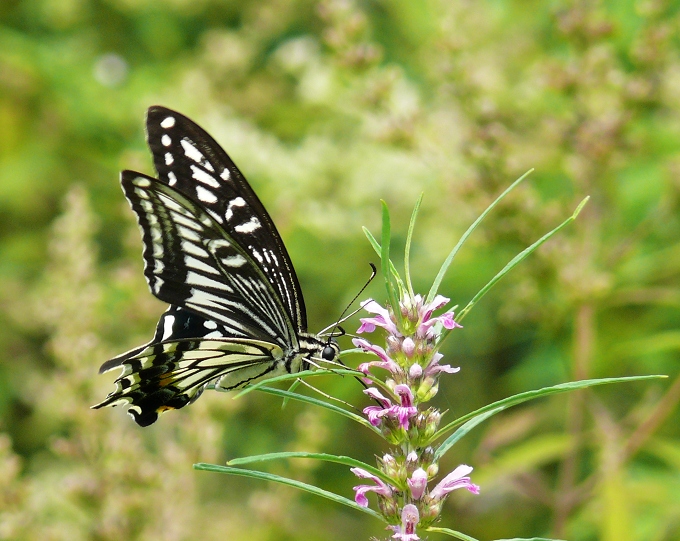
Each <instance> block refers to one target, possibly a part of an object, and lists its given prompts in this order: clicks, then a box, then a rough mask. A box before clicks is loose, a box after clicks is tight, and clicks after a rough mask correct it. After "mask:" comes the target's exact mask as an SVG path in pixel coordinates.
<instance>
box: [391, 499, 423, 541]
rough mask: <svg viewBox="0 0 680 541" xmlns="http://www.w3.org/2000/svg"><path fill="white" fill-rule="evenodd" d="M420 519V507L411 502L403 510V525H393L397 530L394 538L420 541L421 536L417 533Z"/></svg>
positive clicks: (405, 540)
mask: <svg viewBox="0 0 680 541" xmlns="http://www.w3.org/2000/svg"><path fill="white" fill-rule="evenodd" d="M419 521H420V514H419V513H418V508H417V507H416V506H415V505H413V504H412V503H409V504H408V505H405V506H404V508H403V509H402V510H401V527H399V526H391V528H392V529H393V530H394V531H395V534H394V535H393V536H392V539H397V540H399V541H418V540H419V539H420V537H418V535H417V534H416V526H417V525H418V522H419Z"/></svg>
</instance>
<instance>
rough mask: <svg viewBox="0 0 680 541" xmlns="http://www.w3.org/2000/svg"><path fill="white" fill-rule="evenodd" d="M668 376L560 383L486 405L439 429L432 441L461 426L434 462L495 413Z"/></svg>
mask: <svg viewBox="0 0 680 541" xmlns="http://www.w3.org/2000/svg"><path fill="white" fill-rule="evenodd" d="M666 377H668V376H663V375H652V376H630V377H623V378H602V379H585V380H581V381H571V382H569V383H560V384H559V385H553V386H552V387H543V388H542V389H535V390H533V391H526V392H524V393H519V394H516V395H513V396H509V397H508V398H504V399H503V400H498V401H497V402H493V403H492V404H488V405H486V406H484V407H482V408H479V409H477V410H475V411H473V412H470V413H468V414H467V415H463V416H462V417H459V418H458V419H456V420H455V421H452V422H450V423H449V424H447V425H446V426H444V427H443V428H440V429H439V430H438V431H437V432H436V433H435V435H434V436H433V437H432V439H433V440H435V439H437V438H439V437H441V436H443V435H444V434H446V433H447V432H450V431H451V430H453V429H454V428H455V427H457V426H459V425H461V424H463V423H465V424H463V426H461V427H460V428H459V429H458V430H456V431H455V432H454V433H453V434H451V436H449V437H448V438H447V439H446V440H445V441H444V442H443V443H442V444H441V445H440V446H439V448H438V449H437V452H436V453H435V460H439V459H440V458H441V457H442V456H444V454H445V453H446V452H447V451H448V450H449V449H450V448H451V447H452V446H453V445H454V444H455V443H456V442H458V440H460V438H462V437H463V436H464V435H465V434H467V433H468V432H469V431H470V430H472V429H473V428H474V427H475V426H477V425H478V424H479V423H481V422H483V421H486V420H487V419H488V418H489V417H492V416H493V415H496V414H497V413H499V412H501V411H503V410H506V409H508V408H510V407H512V406H516V405H517V404H522V403H523V402H527V401H529V400H533V399H534V398H540V397H542V396H548V395H551V394H558V393H565V392H569V391H575V390H577V389H585V388H586V387H594V386H596V385H607V384H610V383H623V382H630V381H643V380H647V379H660V378H666Z"/></svg>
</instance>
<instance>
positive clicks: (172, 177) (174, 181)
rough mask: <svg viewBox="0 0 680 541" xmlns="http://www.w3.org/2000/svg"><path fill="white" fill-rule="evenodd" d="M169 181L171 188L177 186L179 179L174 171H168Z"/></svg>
mask: <svg viewBox="0 0 680 541" xmlns="http://www.w3.org/2000/svg"><path fill="white" fill-rule="evenodd" d="M168 180H169V181H170V186H174V185H175V184H177V177H176V176H175V173H173V172H172V171H168Z"/></svg>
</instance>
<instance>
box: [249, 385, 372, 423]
mask: <svg viewBox="0 0 680 541" xmlns="http://www.w3.org/2000/svg"><path fill="white" fill-rule="evenodd" d="M258 390H259V391H260V392H263V393H267V394H271V395H274V396H281V397H283V398H289V399H290V400H297V401H298V402H305V403H307V404H312V405H314V406H320V407H322V408H326V409H327V410H330V411H332V412H335V413H339V414H340V415H343V416H344V417H347V418H348V419H351V420H352V421H356V422H357V423H359V424H361V425H363V426H365V427H366V428H369V429H371V430H372V431H373V432H375V433H376V434H381V432H380V429H378V428H376V427H374V426H373V425H372V424H371V423H370V422H368V419H365V418H364V417H362V416H361V415H358V414H356V413H354V412H351V411H348V410H346V409H344V408H341V407H340V406H336V405H335V404H331V403H330V402H325V401H323V400H319V399H318V398H312V397H311V396H307V395H304V394H298V393H291V392H290V391H285V390H283V389H276V388H275V387H260V388H259V389H258Z"/></svg>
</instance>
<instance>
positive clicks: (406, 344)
mask: <svg viewBox="0 0 680 541" xmlns="http://www.w3.org/2000/svg"><path fill="white" fill-rule="evenodd" d="M401 350H402V351H403V352H404V355H406V356H407V357H409V358H410V357H412V356H413V353H414V352H415V350H416V344H415V342H414V341H413V338H411V337H410V336H407V337H406V338H404V341H403V342H402V343H401Z"/></svg>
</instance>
